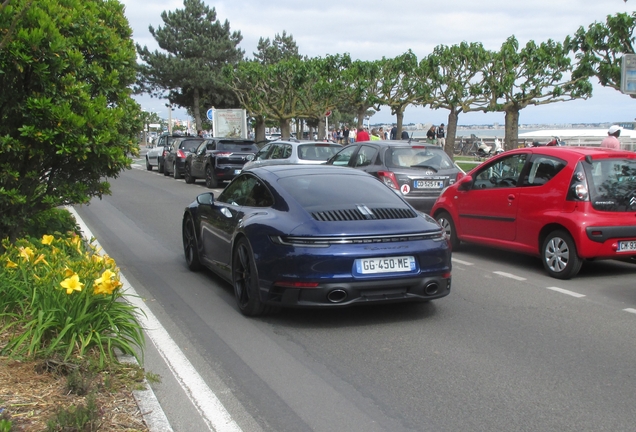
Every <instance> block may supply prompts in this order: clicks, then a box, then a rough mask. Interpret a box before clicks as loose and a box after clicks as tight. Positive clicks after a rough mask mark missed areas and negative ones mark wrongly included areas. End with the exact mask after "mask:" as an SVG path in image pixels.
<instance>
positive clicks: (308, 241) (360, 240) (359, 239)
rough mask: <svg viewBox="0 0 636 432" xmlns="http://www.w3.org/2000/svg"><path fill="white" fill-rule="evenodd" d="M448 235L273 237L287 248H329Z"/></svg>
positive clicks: (432, 233)
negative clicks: (341, 245)
mask: <svg viewBox="0 0 636 432" xmlns="http://www.w3.org/2000/svg"><path fill="white" fill-rule="evenodd" d="M445 235H446V233H445V232H444V231H442V230H440V231H433V232H427V233H415V234H400V235H387V236H351V237H295V236H271V237H270V238H271V239H272V241H273V242H274V243H276V244H280V245H286V246H305V247H329V246H330V245H336V244H377V243H396V242H405V241H416V240H433V241H444V240H445Z"/></svg>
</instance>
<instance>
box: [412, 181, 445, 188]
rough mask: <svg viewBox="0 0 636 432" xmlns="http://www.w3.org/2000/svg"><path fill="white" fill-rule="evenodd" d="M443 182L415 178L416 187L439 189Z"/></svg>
mask: <svg viewBox="0 0 636 432" xmlns="http://www.w3.org/2000/svg"><path fill="white" fill-rule="evenodd" d="M443 187H444V182H443V181H440V180H415V188H416V189H441V188H443Z"/></svg>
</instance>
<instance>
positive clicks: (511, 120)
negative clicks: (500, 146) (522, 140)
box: [504, 106, 519, 150]
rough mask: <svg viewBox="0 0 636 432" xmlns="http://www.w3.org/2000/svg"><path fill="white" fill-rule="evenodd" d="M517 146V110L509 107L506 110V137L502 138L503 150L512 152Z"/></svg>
mask: <svg viewBox="0 0 636 432" xmlns="http://www.w3.org/2000/svg"><path fill="white" fill-rule="evenodd" d="M518 145H519V109H518V108H517V107H514V106H513V107H510V108H507V109H506V136H505V137H504V149H505V150H513V149H516V148H517V146H518Z"/></svg>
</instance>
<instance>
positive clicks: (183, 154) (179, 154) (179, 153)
mask: <svg viewBox="0 0 636 432" xmlns="http://www.w3.org/2000/svg"><path fill="white" fill-rule="evenodd" d="M177 157H178V158H179V159H185V158H186V154H185V153H184V152H183V150H181V149H179V150H178V151H177Z"/></svg>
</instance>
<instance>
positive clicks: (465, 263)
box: [451, 258, 475, 266]
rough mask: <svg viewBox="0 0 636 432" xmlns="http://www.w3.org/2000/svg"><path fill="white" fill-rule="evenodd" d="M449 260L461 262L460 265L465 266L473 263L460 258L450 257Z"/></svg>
mask: <svg viewBox="0 0 636 432" xmlns="http://www.w3.org/2000/svg"><path fill="white" fill-rule="evenodd" d="M451 261H452V262H454V263H457V264H462V265H466V266H471V265H475V264H473V263H471V262H468V261H462V260H458V259H457V258H451Z"/></svg>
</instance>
